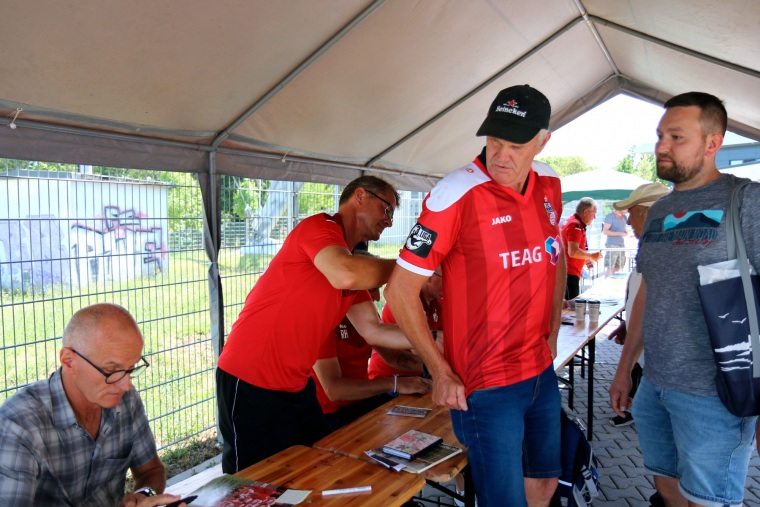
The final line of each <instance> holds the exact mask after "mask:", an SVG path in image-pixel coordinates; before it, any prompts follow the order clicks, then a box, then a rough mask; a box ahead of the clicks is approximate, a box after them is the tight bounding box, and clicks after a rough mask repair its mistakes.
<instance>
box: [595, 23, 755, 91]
mask: <svg viewBox="0 0 760 507" xmlns="http://www.w3.org/2000/svg"><path fill="white" fill-rule="evenodd" d="M589 19H591V20H592V21H594V22H595V23H599V24H600V25H603V26H608V27H610V28H612V29H614V30H617V31H619V32H623V33H627V34H628V35H633V36H634V37H637V38H639V39H643V40H645V41H648V42H652V43H654V44H657V45H659V46H663V47H666V48H668V49H672V50H673V51H677V52H679V53H682V54H685V55H689V56H693V57H694V58H697V59H700V60H704V61H706V62H709V63H712V64H715V65H719V66H721V67H725V68H727V69H730V70H734V71H736V72H741V73H742V74H747V75H748V76H752V77H754V78H760V71H757V70H755V69H750V68H747V67H744V66H742V65H737V64H735V63H731V62H727V61H725V60H721V59H720V58H715V57H714V56H710V55H706V54H704V53H700V52H699V51H694V50H693V49H689V48H685V47H683V46H679V45H678V44H674V43H672V42H668V41H666V40H663V39H660V38H658V37H654V36H652V35H649V34H646V33H644V32H639V31H638V30H634V29H633V28H628V27H627V26H623V25H619V24H617V23H615V22H613V21H609V20H607V19H604V18H600V17H598V16H594V15H593V14H590V15H589Z"/></svg>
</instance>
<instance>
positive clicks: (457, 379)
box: [385, 85, 566, 507]
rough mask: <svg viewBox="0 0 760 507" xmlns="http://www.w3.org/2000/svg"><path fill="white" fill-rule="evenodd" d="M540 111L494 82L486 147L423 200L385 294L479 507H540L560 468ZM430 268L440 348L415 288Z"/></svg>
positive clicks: (519, 90)
mask: <svg viewBox="0 0 760 507" xmlns="http://www.w3.org/2000/svg"><path fill="white" fill-rule="evenodd" d="M550 116H551V107H550V105H549V101H548V100H547V99H546V97H545V96H544V95H543V94H542V93H541V92H539V91H538V90H536V89H534V88H531V87H530V86H528V85H524V86H513V87H510V88H507V89H505V90H502V91H501V92H500V93H499V94H498V96H497V97H496V100H494V102H493V103H492V104H491V107H490V108H489V110H488V116H487V118H486V120H485V121H484V122H483V124H482V126H481V127H480V129H479V130H478V132H477V135H478V136H486V146H485V149H484V150H483V151H482V152H481V154H480V155H479V156H478V157H477V158H475V160H474V161H473V162H472V163H471V164H469V165H467V166H465V167H463V168H461V169H459V170H457V171H454V172H453V173H451V174H449V175H448V176H446V177H445V178H443V179H442V180H441V181H440V183H439V184H438V185H436V187H435V188H433V190H432V191H431V192H430V194H429V195H428V196H427V198H426V199H425V201H424V203H423V211H422V214H421V215H420V218H419V220H418V221H417V224H415V226H414V227H413V228H412V230H411V232H410V233H409V236H408V238H407V240H406V243H405V246H404V249H403V250H402V252H401V254H400V257H399V259H398V260H397V266H396V268H395V269H394V270H393V274H392V275H391V278H390V281H389V282H388V285H387V286H386V290H385V298H386V301H387V302H388V304H390V307H391V310H392V311H393V315H394V316H395V317H396V320H397V322H398V324H399V325H400V326H401V329H402V330H403V331H404V334H405V335H406V336H407V337H408V338H409V341H411V342H412V344H413V345H414V348H415V350H416V351H417V353H418V354H419V355H420V356H421V357H422V359H423V361H424V362H425V364H426V365H427V366H428V369H429V371H430V373H431V374H432V377H433V399H434V400H435V402H436V403H438V404H440V405H444V406H447V407H450V408H451V419H452V423H453V426H454V431H455V432H456V435H457V438H458V439H459V441H460V442H461V443H463V444H464V445H466V446H467V447H468V459H469V462H470V466H471V470H472V477H473V481H474V484H475V493H476V496H477V500H478V505H479V506H480V507H488V506H489V505H490V506H494V505H497V506H501V505H515V506H522V505H526V503H529V504H530V505H531V506H538V505H549V501H550V500H551V497H552V494H553V492H554V490H555V488H556V486H557V477H558V476H559V475H560V472H561V465H560V455H559V449H560V441H559V434H560V422H559V416H560V410H561V408H560V406H561V397H560V394H559V390H558V388H557V377H556V375H555V373H554V366H553V364H552V359H553V357H554V356H555V355H556V344H557V334H558V332H559V327H560V320H561V311H562V296H563V295H564V290H565V274H566V270H565V256H564V254H563V252H562V246H561V245H562V242H561V241H560V232H559V228H558V222H559V212H561V209H562V192H561V189H560V181H559V178H558V177H557V174H556V173H555V172H554V171H553V170H552V169H551V167H549V166H548V165H546V164H543V163H540V162H536V161H534V160H533V159H534V157H535V156H536V155H538V153H540V152H541V150H542V149H543V147H544V146H545V145H546V142H547V141H548V140H549V137H550V136H551V134H550V133H549V131H548V128H549V118H550ZM439 265H440V266H441V267H442V270H443V294H444V297H443V300H442V303H443V311H442V315H443V335H444V347H443V348H444V351H445V356H444V355H442V354H441V353H440V352H439V351H438V348H437V347H436V345H435V343H434V341H433V337H432V335H431V333H430V330H429V328H428V325H427V322H426V321H425V313H424V312H423V310H422V305H421V302H420V298H419V293H420V289H421V287H422V285H423V284H424V283H425V281H426V280H427V279H428V277H429V276H431V275H432V274H433V272H434V271H435V269H436V268H437V267H438V266H439Z"/></svg>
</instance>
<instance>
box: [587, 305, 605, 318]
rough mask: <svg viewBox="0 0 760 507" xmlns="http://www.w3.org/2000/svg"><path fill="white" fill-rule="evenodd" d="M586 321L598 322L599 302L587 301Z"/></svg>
mask: <svg viewBox="0 0 760 507" xmlns="http://www.w3.org/2000/svg"><path fill="white" fill-rule="evenodd" d="M587 304H588V319H589V320H591V321H597V320H599V307H600V306H601V305H602V303H601V302H600V301H591V300H590V301H588V302H587Z"/></svg>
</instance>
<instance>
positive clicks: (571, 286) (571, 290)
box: [565, 275, 581, 299]
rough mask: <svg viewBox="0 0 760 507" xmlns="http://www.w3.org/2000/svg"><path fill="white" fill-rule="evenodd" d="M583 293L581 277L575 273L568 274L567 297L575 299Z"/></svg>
mask: <svg viewBox="0 0 760 507" xmlns="http://www.w3.org/2000/svg"><path fill="white" fill-rule="evenodd" d="M580 293H581V278H580V277H579V276H575V275H567V285H566V286H565V299H575V298H576V297H577V296H578V294H580Z"/></svg>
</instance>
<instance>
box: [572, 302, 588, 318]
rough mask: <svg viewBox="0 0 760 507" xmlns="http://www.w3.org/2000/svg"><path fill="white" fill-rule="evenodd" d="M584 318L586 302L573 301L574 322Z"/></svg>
mask: <svg viewBox="0 0 760 507" xmlns="http://www.w3.org/2000/svg"><path fill="white" fill-rule="evenodd" d="M585 318H586V300H585V299H576V300H575V320H583V319H585Z"/></svg>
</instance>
